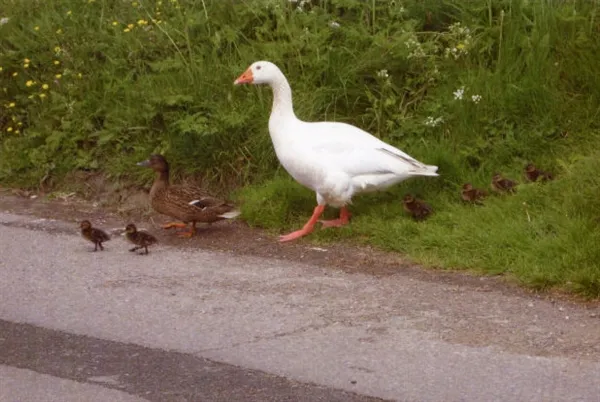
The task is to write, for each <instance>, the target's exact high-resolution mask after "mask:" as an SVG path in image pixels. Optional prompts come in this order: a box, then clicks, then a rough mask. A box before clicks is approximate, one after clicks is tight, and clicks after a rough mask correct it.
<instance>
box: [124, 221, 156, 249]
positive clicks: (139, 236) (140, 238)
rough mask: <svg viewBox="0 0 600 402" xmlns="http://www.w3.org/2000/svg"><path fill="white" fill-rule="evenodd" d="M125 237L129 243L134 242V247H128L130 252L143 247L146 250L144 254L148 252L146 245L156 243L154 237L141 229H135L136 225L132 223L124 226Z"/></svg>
mask: <svg viewBox="0 0 600 402" xmlns="http://www.w3.org/2000/svg"><path fill="white" fill-rule="evenodd" d="M125 237H127V240H129V241H130V242H131V243H133V244H135V247H134V248H130V249H129V251H132V252H133V251H136V250H139V249H141V248H143V249H144V250H146V253H145V254H148V246H151V245H152V244H156V243H158V240H156V237H154V236H152V235H151V234H150V233H148V232H145V231H143V230H137V227H136V226H135V225H134V224H133V223H130V224H129V225H127V226H126V227H125Z"/></svg>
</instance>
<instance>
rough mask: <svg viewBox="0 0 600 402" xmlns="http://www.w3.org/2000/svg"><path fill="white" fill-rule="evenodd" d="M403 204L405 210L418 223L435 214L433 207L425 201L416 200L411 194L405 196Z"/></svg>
mask: <svg viewBox="0 0 600 402" xmlns="http://www.w3.org/2000/svg"><path fill="white" fill-rule="evenodd" d="M402 203H403V204H404V210H405V211H406V212H408V213H409V214H410V215H411V216H412V217H413V219H415V220H417V221H420V220H423V219H425V218H427V217H428V216H429V215H431V213H432V212H433V208H431V205H429V204H427V203H426V202H425V201H422V200H418V199H416V198H415V197H413V196H412V195H410V194H406V195H405V196H404V198H403V199H402Z"/></svg>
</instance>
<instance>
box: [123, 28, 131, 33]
mask: <svg viewBox="0 0 600 402" xmlns="http://www.w3.org/2000/svg"><path fill="white" fill-rule="evenodd" d="M129 31H131V29H129V28H125V29H124V30H123V32H129Z"/></svg>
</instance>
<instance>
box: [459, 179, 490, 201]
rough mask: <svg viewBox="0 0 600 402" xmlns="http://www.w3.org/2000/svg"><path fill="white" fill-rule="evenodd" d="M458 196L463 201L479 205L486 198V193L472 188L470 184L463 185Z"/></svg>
mask: <svg viewBox="0 0 600 402" xmlns="http://www.w3.org/2000/svg"><path fill="white" fill-rule="evenodd" d="M460 196H461V197H462V199H463V201H466V202H474V203H476V204H481V201H483V199H484V198H485V197H487V196H488V193H487V191H485V190H480V189H478V188H475V187H473V185H472V184H471V183H465V184H463V186H462V190H461V191H460Z"/></svg>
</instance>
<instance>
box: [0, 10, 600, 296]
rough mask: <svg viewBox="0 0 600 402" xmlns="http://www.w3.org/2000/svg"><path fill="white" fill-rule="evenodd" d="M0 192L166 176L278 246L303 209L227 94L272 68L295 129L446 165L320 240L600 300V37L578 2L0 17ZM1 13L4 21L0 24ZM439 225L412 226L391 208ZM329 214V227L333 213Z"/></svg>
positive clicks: (264, 107)
mask: <svg viewBox="0 0 600 402" xmlns="http://www.w3.org/2000/svg"><path fill="white" fill-rule="evenodd" d="M3 3H4V4H3V5H4V6H3V7H1V8H0V9H2V10H11V12H10V14H7V15H1V16H0V18H2V17H5V18H8V21H4V22H5V23H4V24H3V25H1V26H0V52H1V54H0V67H2V71H0V76H1V79H2V92H1V93H0V97H1V99H0V108H1V109H0V140H1V141H2V145H1V149H0V182H1V183H3V184H4V185H21V186H37V185H39V183H40V181H43V182H45V183H50V184H51V183H52V182H54V183H61V179H63V178H64V177H65V176H66V175H67V174H68V173H69V172H72V171H74V170H86V171H97V170H99V171H103V172H106V173H107V174H108V175H109V176H110V177H111V178H112V179H114V180H123V181H128V182H139V183H140V184H146V183H147V182H148V179H149V174H150V172H148V171H146V170H144V169H139V168H137V167H136V166H135V162H137V161H140V160H142V159H145V158H146V157H147V156H148V154H149V153H152V152H161V153H164V154H165V155H166V156H167V157H168V158H169V159H170V160H171V162H172V165H173V169H174V171H175V174H177V175H190V176H195V177H199V178H202V179H203V180H204V181H205V182H206V183H207V185H210V186H212V187H213V188H215V189H220V190H223V189H233V188H235V189H236V191H235V196H236V198H237V199H238V200H239V202H240V203H241V204H242V206H243V217H244V218H245V219H246V220H247V221H248V222H249V223H251V224H253V225H257V226H262V227H267V228H272V229H274V230H290V229H291V228H295V227H296V226H298V225H300V224H302V223H303V222H304V220H305V219H306V218H307V217H308V216H309V214H310V212H311V210H312V207H313V206H314V194H312V193H310V192H309V191H308V190H306V189H304V188H302V187H300V186H299V185H297V184H295V183H293V182H292V181H291V180H290V179H289V178H288V176H287V174H286V173H285V172H283V171H281V169H280V168H279V167H278V163H277V160H276V158H275V156H274V153H273V150H272V145H271V143H270V139H269V136H268V131H267V124H266V123H267V119H268V114H269V110H270V102H271V95H270V91H269V90H268V89H267V88H256V87H252V88H247V87H246V88H238V87H234V86H233V85H232V82H233V80H234V79H235V78H236V77H237V76H238V75H239V74H240V73H241V72H242V71H244V69H245V68H246V67H247V66H248V65H249V64H250V63H251V62H252V61H255V60H259V59H267V60H271V61H273V62H275V63H276V64H278V65H279V66H280V67H281V68H282V70H283V71H284V72H285V73H286V75H287V76H288V78H289V80H290V82H291V85H292V88H293V90H294V102H295V108H296V112H297V114H298V116H300V117H301V118H303V119H306V120H323V119H327V120H336V121H346V122H349V123H352V124H355V125H358V126H360V127H362V128H364V129H367V130H369V131H370V132H372V133H373V134H375V135H377V136H379V137H380V138H383V139H384V140H386V141H389V142H390V143H393V144H394V145H397V146H399V147H400V148H402V149H403V150H405V151H406V152H408V153H409V154H411V155H413V156H415V157H417V158H418V159H421V160H423V161H424V162H426V163H429V164H436V165H438V166H439V167H440V173H441V176H440V177H439V178H437V179H418V180H412V181H407V182H405V183H402V184H401V185H398V186H396V187H394V188H392V189H390V190H389V191H387V192H383V193H379V194H373V195H366V196H361V197H360V198H356V200H355V205H354V206H353V212H354V219H353V222H352V225H350V226H349V227H348V228H344V229H342V230H327V231H320V232H317V233H316V234H315V235H314V236H313V237H314V238H316V239H321V240H329V239H338V238H350V239H355V240H358V241H364V242H368V243H371V244H376V245H378V246H381V247H383V248H385V249H391V250H397V251H401V252H404V253H407V254H408V255H409V256H410V257H412V258H414V259H415V260H416V261H418V262H422V263H425V264H427V265H432V266H437V267H442V268H469V269H474V270H481V271H484V272H491V273H510V274H513V275H514V277H515V278H517V279H518V280H519V281H521V282H522V283H523V284H525V285H527V286H533V287H535V288H539V289H544V288H549V287H554V286H560V287H564V288H567V289H568V290H571V291H574V292H577V293H581V294H584V295H587V296H591V297H597V296H599V295H600V264H599V263H598V261H599V258H598V257H600V251H597V250H598V248H597V247H596V245H597V244H598V240H599V238H600V230H599V229H598V219H599V218H600V202H599V201H598V200H597V198H598V197H597V194H598V192H599V189H600V186H599V181H600V180H599V179H598V175H597V174H596V172H597V168H598V167H599V165H600V162H598V157H599V156H600V155H599V154H598V153H599V151H598V150H597V144H598V143H599V140H600V129H599V127H598V123H597V121H598V111H599V106H600V71H599V69H600V68H599V67H598V66H599V65H600V43H599V42H598V41H597V40H596V39H595V38H597V36H598V34H599V33H600V32H599V31H600V22H599V21H600V20H599V19H598V10H599V8H600V7H599V6H598V5H597V4H596V3H595V2H590V1H583V0H582V1H568V2H567V1H557V0H556V1H550V0H546V1H542V0H540V1H525V0H520V1H519V0H512V1H510V0H505V1H500V0H498V1H492V0H474V1H471V2H463V1H458V0H446V1H433V0H430V1H416V0H406V1H403V2H400V1H387V0H386V1H383V0H381V1H379V0H377V1H355V0H337V1H336V0H330V1H325V0H322V1H317V0H313V1H304V2H288V1H284V0H281V1H279V0H247V1H233V0H220V1H216V0H214V1H204V2H195V1H183V0H163V1H151V2H149V1H122V0H119V1H117V0H105V1H102V0H88V1H79V0H78V1H75V0H66V1H63V2H44V1H34V2H27V3H22V2H20V1H16V0H4V1H3ZM4 12H6V11H4ZM529 161H534V162H535V163H536V164H538V165H540V167H542V168H544V169H549V170H552V171H553V172H554V173H555V174H556V176H557V179H556V180H555V181H553V182H550V183H547V184H537V183H536V184H527V185H521V186H520V187H519V188H518V191H517V194H516V195H514V196H508V197H491V198H490V199H489V200H488V201H487V202H486V203H485V205H484V206H481V207H470V206H466V205H464V204H463V203H462V202H461V201H460V197H459V195H458V190H459V187H460V186H461V185H462V183H464V182H467V181H470V182H472V183H473V184H475V185H476V186H479V187H482V186H485V187H487V186H488V183H489V180H490V177H491V174H492V173H493V172H494V171H501V172H503V173H504V174H505V175H507V176H508V177H511V178H515V179H517V180H518V181H520V182H523V179H522V177H521V174H522V169H523V166H524V165H525V163H526V162H529ZM406 192H414V193H418V194H419V195H420V196H421V197H423V198H424V199H426V200H427V201H428V202H429V203H430V204H431V205H432V206H433V208H434V209H435V214H434V215H433V216H432V217H431V219H429V220H427V221H425V222H421V223H415V222H413V221H411V220H410V219H408V218H407V217H406V216H405V215H404V213H403V212H402V206H401V204H400V199H401V197H402V195H404V193H406ZM334 212H335V211H329V213H334Z"/></svg>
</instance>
